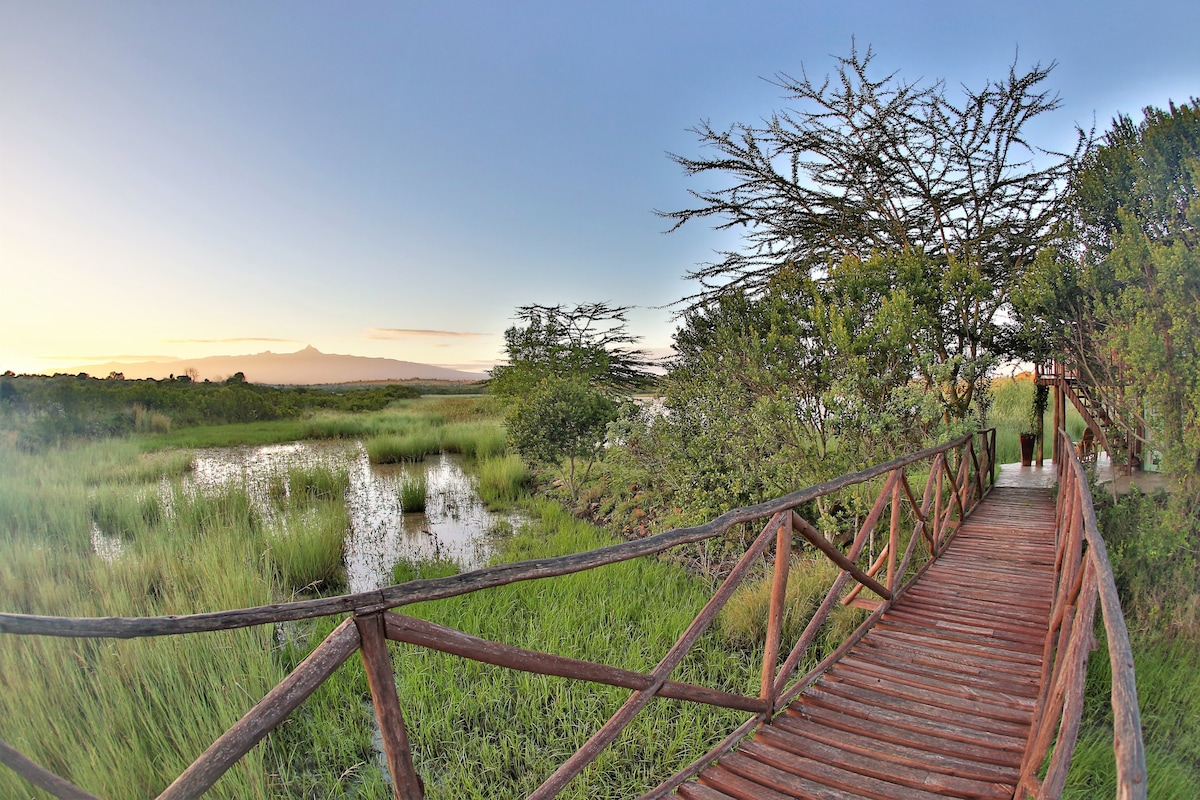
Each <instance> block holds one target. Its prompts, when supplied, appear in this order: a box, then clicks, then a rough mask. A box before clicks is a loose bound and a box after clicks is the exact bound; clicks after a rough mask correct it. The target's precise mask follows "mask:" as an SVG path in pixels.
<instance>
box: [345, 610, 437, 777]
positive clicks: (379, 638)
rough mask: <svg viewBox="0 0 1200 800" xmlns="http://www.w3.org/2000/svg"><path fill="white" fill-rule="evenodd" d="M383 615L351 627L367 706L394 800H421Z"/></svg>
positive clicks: (363, 618) (366, 616)
mask: <svg viewBox="0 0 1200 800" xmlns="http://www.w3.org/2000/svg"><path fill="white" fill-rule="evenodd" d="M384 613H386V612H375V613H372V614H363V615H361V616H355V617H354V624H355V625H356V626H357V627H358V633H359V636H360V637H362V645H361V652H362V660H363V668H364V669H365V670H366V672H367V684H368V685H369V686H370V687H371V702H372V703H373V704H374V706H375V719H376V720H377V721H378V722H379V732H380V734H382V736H383V752H384V755H386V756H387V763H388V770H389V771H390V772H391V774H392V785H393V786H394V788H395V796H396V800H421V798H422V797H424V794H425V792H424V787H423V786H422V784H421V778H420V776H418V775H417V771H416V770H415V769H414V768H413V763H412V750H411V749H410V748H409V746H408V732H407V731H406V730H405V728H404V714H403V713H401V711H400V698H399V696H398V695H397V693H396V675H395V673H393V672H392V660H391V658H390V657H389V656H388V651H387V638H386V634H385V627H384V619H383V615H384Z"/></svg>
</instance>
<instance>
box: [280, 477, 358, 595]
mask: <svg viewBox="0 0 1200 800" xmlns="http://www.w3.org/2000/svg"><path fill="white" fill-rule="evenodd" d="M349 528H350V518H349V515H348V514H347V513H346V506H345V505H344V504H343V503H341V502H340V501H338V500H333V501H328V500H326V501H322V502H320V503H318V504H317V506H316V507H315V508H305V509H300V510H292V511H290V512H288V513H286V514H285V515H284V516H283V517H282V518H281V519H280V520H279V521H278V523H277V524H276V525H275V526H274V527H273V528H272V529H271V531H270V532H269V533H268V535H267V547H268V552H269V556H270V559H271V562H272V563H273V564H274V565H275V568H276V570H278V572H279V579H280V581H281V583H282V584H283V586H284V587H285V588H288V589H291V590H293V591H298V592H303V591H309V592H311V591H321V592H331V591H334V590H337V589H340V588H342V587H343V586H344V585H345V579H346V571H345V560H346V533H347V532H348V530H349Z"/></svg>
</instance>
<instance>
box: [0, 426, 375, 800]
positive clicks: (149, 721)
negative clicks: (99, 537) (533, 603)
mask: <svg viewBox="0 0 1200 800" xmlns="http://www.w3.org/2000/svg"><path fill="white" fill-rule="evenodd" d="M191 460H192V459H191V455H190V454H189V453H179V452H173V451H160V452H154V453H149V454H143V453H142V452H141V443H139V442H137V441H129V440H109V441H105V442H93V443H77V444H74V445H70V446H63V447H57V448H49V449H46V450H42V451H41V452H39V453H38V454H36V455H32V454H29V453H27V452H23V451H22V450H20V449H18V448H17V447H15V446H13V444H12V443H11V442H9V443H4V444H0V597H3V598H4V610H5V611H13V612H20V613H33V614H58V615H68V616H110V615H159V614H183V613H192V612H197V611H210V610H218V609H226V608H239V607H246V606H255V605H262V604H267V603H271V602H275V601H277V600H279V599H283V598H286V597H288V596H289V595H290V594H291V592H292V591H293V590H295V589H298V588H301V587H308V588H309V589H311V588H313V586H314V585H315V584H316V582H318V581H321V582H322V585H321V586H322V588H328V585H327V584H329V583H336V578H337V575H336V574H335V573H337V572H338V571H340V570H341V550H340V548H341V542H342V538H343V537H344V535H345V531H346V522H345V509H344V507H343V506H341V505H340V503H335V502H334V501H332V500H330V499H328V495H329V494H330V493H331V492H332V494H333V495H335V496H340V492H341V491H342V489H341V488H340V487H339V481H344V475H342V476H341V477H340V478H339V477H338V475H337V473H336V471H334V475H333V477H332V478H331V477H330V470H320V469H308V470H294V471H293V472H292V474H291V475H290V476H289V479H290V482H291V486H292V492H291V494H290V497H288V496H285V495H284V493H277V494H275V495H273V498H272V501H273V503H275V514H276V515H278V518H279V522H278V523H276V524H272V523H269V522H266V521H264V520H263V519H262V517H261V515H260V512H259V511H258V510H257V509H256V506H255V504H254V503H253V502H252V501H251V500H250V498H249V495H248V494H247V492H246V491H245V489H243V488H242V487H241V486H239V485H236V484H230V485H228V486H226V487H224V488H221V489H218V490H213V491H206V492H197V491H195V490H194V489H193V488H192V487H191V486H190V485H189V484H187V483H186V482H185V481H184V480H183V479H184V477H185V476H186V474H187V472H188V470H189V467H190V464H191ZM93 523H95V524H96V525H97V527H98V528H100V530H101V532H102V533H104V534H107V535H108V536H110V537H113V538H112V541H113V542H114V543H115V548H116V549H115V550H111V551H108V552H107V553H106V554H104V555H100V554H97V553H95V552H93V549H92V525H93ZM283 524H286V525H287V526H288V529H287V532H286V534H284V533H283V531H282V530H281V529H280V527H277V525H279V526H281V525H283ZM318 542H319V546H316V545H317V544H318ZM333 552H336V556H334V555H331V553H333ZM331 563H332V564H333V568H332V569H331V568H330V565H331ZM312 627H313V626H311V625H304V624H302V623H298V624H297V626H296V627H295V629H294V631H293V633H294V635H293V636H292V637H291V639H290V640H289V644H288V645H287V646H286V647H285V648H284V649H282V650H280V649H279V648H277V647H276V646H275V642H274V633H275V632H274V631H272V629H271V628H270V627H256V628H249V629H245V630H238V631H229V632H224V633H212V634H204V635H201V636H179V637H163V638H151V639H138V640H131V641H121V640H84V639H78V640H75V639H56V638H52V637H12V636H5V640H4V647H2V648H0V684H2V685H4V686H5V687H6V688H5V690H4V691H3V692H0V738H3V739H4V740H6V741H8V742H10V743H12V744H14V745H15V746H17V747H18V748H20V749H21V750H22V751H23V752H25V753H26V754H27V755H29V756H30V757H31V758H33V759H35V760H36V761H38V762H39V763H42V764H44V765H46V766H47V767H49V768H51V769H54V770H56V771H58V772H59V773H60V774H63V775H64V776H67V777H69V778H70V779H72V780H73V781H75V782H76V783H78V784H80V785H82V786H84V787H86V788H87V789H88V790H89V791H92V792H94V793H97V794H99V795H101V796H103V797H107V798H115V799H117V800H119V799H120V798H131V799H132V798H139V799H140V798H143V797H145V796H146V795H147V794H152V793H154V792H157V791H159V790H161V789H162V788H164V787H165V786H166V784H167V783H168V782H169V781H170V780H172V779H173V778H174V777H175V775H177V774H178V773H179V772H180V771H181V770H182V769H183V768H184V767H185V766H187V764H188V763H189V762H190V761H191V760H192V759H193V758H195V756H196V755H197V754H199V753H200V752H202V751H203V750H204V749H205V748H206V747H207V746H208V745H209V744H211V742H212V741H213V740H214V739H215V738H216V737H217V736H218V735H220V734H221V733H222V732H223V731H224V730H225V729H226V728H228V727H229V726H230V725H231V724H232V723H233V722H234V721H236V720H237V719H238V718H239V717H240V716H241V715H242V714H243V713H245V711H246V710H247V709H248V708H249V707H250V706H252V705H253V704H254V703H255V702H257V700H258V699H259V698H261V697H262V695H263V694H265V692H266V691H267V690H268V689H270V688H271V687H272V686H274V685H275V684H276V683H277V682H278V681H280V680H281V679H282V678H283V677H284V675H285V674H286V672H287V670H288V669H290V668H291V667H292V666H294V664H295V663H298V661H299V659H300V658H302V657H303V654H304V653H306V652H307V650H306V648H311V646H315V644H316V642H317V641H319V640H312V641H311V642H310V639H309V637H308V636H306V635H305V633H306V632H307V631H306V629H309V628H312ZM317 627H319V626H317ZM355 667H357V665H355V664H350V665H348V667H347V668H345V669H343V670H342V671H341V672H339V674H338V675H337V676H335V678H334V679H333V680H332V681H331V682H330V684H329V685H328V686H327V687H326V688H323V689H322V690H321V693H319V694H320V695H322V696H326V695H328V693H329V692H332V691H334V690H335V689H337V687H339V686H358V685H359V684H362V686H361V687H360V688H361V690H360V691H358V694H357V695H356V697H357V698H358V699H357V700H356V701H355V702H354V703H351V704H348V705H342V706H335V705H332V704H330V703H329V702H326V703H325V704H324V705H320V704H318V703H314V702H310V703H308V704H306V706H305V707H304V708H303V709H301V710H300V711H298V712H297V714H296V715H295V716H294V718H293V720H292V721H291V722H289V724H288V725H286V726H284V727H283V728H282V729H280V731H278V732H277V733H276V734H273V735H272V736H271V737H270V738H269V739H268V741H267V743H266V745H265V746H264V747H260V748H257V749H256V750H255V751H253V752H252V753H251V754H250V755H249V756H247V758H245V759H244V760H243V761H242V762H241V763H240V764H239V765H238V767H236V768H235V769H234V770H232V771H231V772H230V773H229V774H228V775H226V776H225V777H224V778H223V779H222V780H221V781H220V782H219V783H218V784H217V787H216V788H215V789H214V790H213V793H212V794H213V796H214V797H223V798H268V797H279V796H311V795H312V793H313V792H315V791H316V789H315V788H314V787H316V786H323V787H324V790H325V792H326V793H328V792H329V791H331V790H333V789H337V790H338V791H346V790H352V791H355V792H357V796H359V797H379V798H383V797H386V796H387V795H386V794H385V793H384V791H383V788H384V785H383V782H382V778H381V776H380V774H379V771H378V768H377V767H375V766H373V764H374V762H373V760H372V759H373V756H372V750H371V745H370V724H371V723H370V712H369V708H368V707H364V705H363V703H362V699H361V698H363V697H366V696H367V693H366V687H365V682H364V681H363V679H362V675H361V669H358V670H357V672H355ZM314 743H316V744H317V745H318V749H317V750H314V749H313V748H314ZM356 765H357V766H356ZM29 793H30V789H29V787H28V785H27V784H25V783H24V782H23V781H22V780H21V779H20V778H18V777H17V776H16V775H15V773H13V772H11V771H9V770H7V769H5V770H0V796H4V797H25V796H30V794H29Z"/></svg>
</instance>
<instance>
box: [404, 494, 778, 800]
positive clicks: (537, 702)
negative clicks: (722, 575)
mask: <svg viewBox="0 0 1200 800" xmlns="http://www.w3.org/2000/svg"><path fill="white" fill-rule="evenodd" d="M523 508H524V510H525V511H526V513H527V515H528V516H529V517H530V518H531V521H530V522H529V523H528V524H526V525H524V526H522V527H521V528H520V529H519V530H517V531H515V532H513V533H512V534H511V535H509V536H508V537H506V538H504V539H503V540H502V544H501V552H500V553H499V558H500V559H501V560H505V561H510V560H522V559H528V558H543V557H548V556H553V555H561V554H565V553H574V552H579V551H582V550H588V549H592V548H595V547H599V546H602V545H606V544H611V543H612V540H611V539H609V538H608V537H607V536H605V535H603V534H601V533H599V532H598V531H596V529H595V528H593V527H591V526H590V525H587V524H585V523H581V522H580V521H578V520H576V519H574V518H573V517H572V516H571V515H570V514H568V513H566V512H565V511H564V510H563V509H562V508H561V506H559V505H557V504H554V503H549V502H545V501H537V502H529V503H527V504H525V505H524V506H523ZM405 569H406V573H405V574H413V573H412V572H410V571H408V570H411V569H412V567H411V566H405ZM397 577H400V576H399V575H398V576H397ZM420 577H430V575H429V574H428V573H426V572H424V571H421V572H420ZM710 596H711V586H710V585H709V583H708V581H707V580H705V579H703V578H699V577H695V576H689V575H687V574H686V573H685V572H684V571H682V570H680V569H678V568H673V567H671V566H669V565H667V564H664V563H661V562H658V561H655V560H653V559H639V560H637V561H634V562H628V563H624V564H616V565H612V566H609V567H603V568H600V569H597V570H590V571H588V572H584V573H580V574H576V575H569V576H565V577H561V578H554V579H549V580H543V581H530V582H525V583H520V584H514V585H510V586H504V587H497V588H495V589H488V590H486V591H482V592H477V593H474V594H470V595H466V596H463V597H457V598H453V599H450V600H445V601H439V602H435V603H428V604H421V605H419V606H411V607H408V608H407V609H404V611H405V613H410V614H414V615H417V616H420V617H423V618H426V619H430V620H433V621H435V622H438V623H440V624H444V625H449V626H452V627H455V628H458V629H460V630H465V631H467V632H468V633H471V634H474V635H477V636H482V637H485V638H489V639H494V640H496V641H502V642H506V643H508V644H513V645H517V646H521V647H527V648H530V649H535V650H542V651H545V652H552V653H558V654H561V655H567V656H571V657H574V658H584V659H591V660H597V661H602V662H605V663H610V664H614V665H617V666H621V667H624V668H627V669H635V670H649V669H652V668H653V666H654V664H655V663H656V662H657V660H658V659H659V658H661V657H662V655H663V654H664V653H665V652H666V651H667V650H668V649H669V648H670V646H671V644H673V643H674V641H675V639H676V637H677V636H678V635H679V634H680V633H682V631H683V630H684V628H686V626H687V625H688V624H689V623H690V622H691V620H692V618H693V616H694V615H695V614H696V613H697V612H698V611H699V610H700V608H701V607H702V606H703V604H704V603H705V602H706V601H707V600H708V598H709V597H710ZM395 661H396V664H395V667H396V678H397V683H398V686H399V691H400V696H401V697H402V698H404V703H405V705H404V713H405V720H406V722H407V724H408V733H409V738H410V741H411V742H412V746H413V753H414V757H415V759H416V765H417V769H418V771H419V772H420V773H421V774H422V776H424V778H425V784H426V791H427V793H428V796H430V797H436V798H446V799H447V800H449V799H450V798H478V797H522V796H524V795H525V794H527V793H528V792H530V791H531V790H532V789H533V788H534V787H536V786H537V784H538V783H540V782H541V781H542V780H544V779H545V778H546V777H547V776H549V775H550V773H552V772H553V771H554V769H555V768H557V766H558V765H559V764H561V763H562V761H564V760H565V759H566V758H567V756H569V755H570V754H571V753H573V752H574V751H575V750H576V749H577V748H578V747H579V746H580V745H581V744H582V743H583V742H584V741H585V740H586V739H587V738H588V737H589V736H590V735H591V734H592V733H594V732H595V731H596V729H598V728H599V727H600V725H602V724H603V723H604V721H605V720H606V719H607V718H608V716H609V715H610V714H611V713H612V712H614V711H615V710H616V709H617V708H618V707H619V706H620V704H621V703H622V702H623V701H624V700H625V698H626V697H627V696H628V692H627V691H625V690H619V689H611V688H608V687H603V686H596V685H592V684H586V683H582V682H575V681H566V680H563V679H558V678H547V677H541V676H536V675H528V674H525V673H519V672H513V671H510V670H504V669H500V668H496V667H489V666H485V665H481V664H478V663H475V662H470V661H465V660H463V659H459V658H456V657H453V656H446V655H442V654H439V653H432V652H429V651H426V650H423V649H420V648H415V647H403V648H400V650H399V651H398V652H397V653H396V657H395ZM449 675H453V676H455V680H447V679H446V676H449ZM673 677H674V678H676V679H677V680H682V681H691V682H696V683H700V684H703V685H709V686H715V687H718V688H722V689H725V690H729V691H739V692H751V693H753V692H754V691H755V689H754V687H755V685H756V682H757V680H758V668H757V666H756V662H755V659H754V656H753V655H742V654H735V653H733V652H731V651H730V650H729V649H728V648H726V647H725V646H724V644H723V642H722V639H721V637H720V634H719V633H717V632H715V631H714V632H711V633H709V634H708V635H707V636H706V637H705V639H704V640H702V641H701V642H700V643H699V644H698V645H697V646H696V648H695V649H694V650H693V653H692V655H691V656H690V657H689V658H688V659H687V661H685V663H684V664H683V666H681V668H680V669H679V670H678V671H677V672H676V673H675V675H673ZM742 719H744V715H743V714H740V713H738V712H727V711H719V710H714V709H710V708H706V707H702V706H698V705H696V704H694V703H682V702H676V701H672V700H659V701H655V702H654V703H652V704H651V705H650V706H649V707H648V708H647V709H646V710H645V711H643V712H642V714H641V715H639V717H638V718H637V719H636V720H635V722H634V723H633V725H632V726H631V727H630V729H629V730H628V732H627V733H626V734H625V735H624V736H622V737H621V738H620V739H619V740H618V741H617V742H616V743H615V744H614V745H613V746H612V747H611V748H610V749H609V750H608V751H606V752H605V753H604V755H602V756H601V757H600V760H599V761H598V762H597V764H596V765H594V766H593V767H592V768H590V769H589V770H587V771H586V772H585V773H584V776H582V777H581V778H580V779H578V780H576V781H575V782H574V783H572V784H571V785H570V787H569V788H568V790H567V792H565V793H564V795H563V797H570V798H618V797H631V796H635V795H636V794H639V793H640V792H642V791H645V790H646V789H648V788H651V787H652V786H653V783H654V782H655V781H657V780H659V779H661V778H662V777H665V776H666V775H667V774H669V773H670V772H671V771H673V770H674V769H675V768H677V767H679V766H682V765H683V764H686V763H687V762H688V761H690V760H692V759H694V758H697V757H698V756H700V755H701V754H702V753H703V752H704V751H705V750H706V749H707V748H708V747H710V746H711V745H712V744H714V743H715V742H716V741H719V740H720V739H721V738H722V737H723V736H724V735H725V732H727V731H728V730H730V729H731V728H732V727H733V726H735V725H736V724H737V723H738V722H740V721H741V720H742ZM646 742H654V743H655V746H654V747H646V746H645V744H646Z"/></svg>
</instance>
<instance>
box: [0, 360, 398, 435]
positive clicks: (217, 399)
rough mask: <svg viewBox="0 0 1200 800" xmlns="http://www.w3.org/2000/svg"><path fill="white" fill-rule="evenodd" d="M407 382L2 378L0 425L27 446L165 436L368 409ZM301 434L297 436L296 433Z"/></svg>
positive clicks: (382, 405) (379, 404)
mask: <svg viewBox="0 0 1200 800" xmlns="http://www.w3.org/2000/svg"><path fill="white" fill-rule="evenodd" d="M417 395H418V392H417V390H416V389H413V388H411V387H409V386H405V385H402V384H393V385H388V386H379V387H373V388H364V389H349V390H343V391H329V390H321V389H309V388H306V387H291V388H280V387H274V386H264V385H260V384H253V383H246V382H245V380H244V379H238V376H234V377H233V378H230V379H229V380H227V381H224V382H221V383H210V382H208V381H205V382H203V383H197V382H195V381H193V380H192V379H191V378H189V377H187V376H180V377H178V378H175V379H172V380H161V381H156V380H141V381H127V380H125V379H124V378H122V377H120V376H118V375H111V376H109V377H108V378H105V379H98V378H91V377H88V376H87V375H86V374H82V373H81V374H80V375H55V376H53V377H47V376H44V375H13V374H11V373H7V374H5V375H2V376H0V427H2V428H8V429H11V430H14V431H16V433H17V437H18V442H19V443H20V444H21V445H22V446H23V447H26V448H36V447H42V446H45V445H47V444H52V443H55V442H60V441H63V440H65V439H68V438H71V437H78V436H87V437H97V436H113V435H119V434H125V433H130V432H135V431H136V432H140V433H159V434H167V433H169V432H170V431H172V430H174V429H177V428H181V427H192V426H196V425H212V424H223V423H231V422H253V421H261V420H277V419H294V418H297V417H299V416H301V415H303V414H306V413H311V412H313V411H317V410H322V409H326V410H335V409H336V410H342V411H367V410H378V409H382V408H385V407H386V406H388V405H389V404H391V403H394V402H395V401H397V400H401V399H405V398H413V397H416V396H417ZM297 438H299V437H297Z"/></svg>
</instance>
